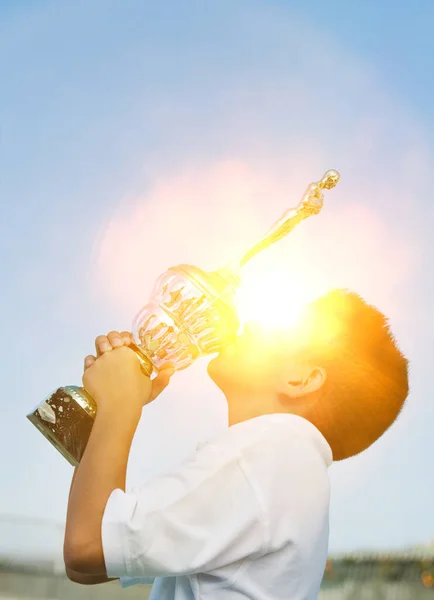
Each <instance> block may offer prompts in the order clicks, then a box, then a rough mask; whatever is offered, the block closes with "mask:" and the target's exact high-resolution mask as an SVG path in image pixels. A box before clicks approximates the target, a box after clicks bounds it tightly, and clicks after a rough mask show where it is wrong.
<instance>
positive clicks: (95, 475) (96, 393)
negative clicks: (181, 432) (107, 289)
mask: <svg viewBox="0 0 434 600" xmlns="http://www.w3.org/2000/svg"><path fill="white" fill-rule="evenodd" d="M120 336H122V337H124V334H118V333H117V332H111V333H109V334H108V336H107V337H105V336H99V337H98V338H97V340H96V344H95V345H96V348H97V355H98V358H95V357H94V356H88V357H86V360H85V372H84V375H83V385H84V387H85V389H86V391H87V392H88V393H89V394H90V395H91V396H92V398H93V399H94V401H95V402H96V404H97V414H96V417H95V422H94V425H93V427H92V431H91V434H90V436H89V441H88V443H87V446H86V450H85V452H84V454H83V457H82V459H81V462H80V465H79V466H78V467H77V469H76V472H75V473H74V477H73V481H72V484H71V491H70V495H69V501H68V511H67V519H66V530H65V541H64V548H63V554H64V560H65V565H66V567H67V569H69V570H70V572H71V573H72V572H74V573H81V574H83V575H98V576H102V577H106V576H107V572H106V566H105V560H104V554H103V547H102V534H101V525H102V517H103V514H104V510H105V507H106V504H107V500H108V498H109V497H110V495H111V493H112V492H113V490H115V489H120V490H125V480H126V470H127V461H128V455H129V452H130V447H131V443H132V440H133V437H134V433H135V430H136V428H137V424H138V422H139V420H140V417H141V413H142V408H143V406H144V405H145V404H147V403H148V402H151V401H153V400H154V399H155V398H156V397H157V396H158V395H159V394H160V393H161V392H162V391H163V390H164V388H165V387H166V386H167V384H168V383H169V380H170V376H171V375H172V373H173V370H166V371H165V372H163V371H160V373H159V374H158V375H157V376H156V377H155V379H153V380H152V381H151V380H150V379H149V377H147V376H145V375H144V374H143V372H142V370H141V367H140V363H139V361H138V358H137V356H136V354H135V353H134V352H133V351H132V350H131V349H129V348H127V347H126V345H128V343H129V341H130V337H129V334H128V343H126V345H123V346H122V345H121V344H122V340H121V337H120ZM107 346H108V348H109V349H107ZM115 346H116V348H115Z"/></svg>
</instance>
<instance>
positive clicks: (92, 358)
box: [84, 354, 96, 371]
mask: <svg viewBox="0 0 434 600" xmlns="http://www.w3.org/2000/svg"><path fill="white" fill-rule="evenodd" d="M95 361H96V357H95V356H92V355H91V354H89V356H86V358H85V359H84V370H85V371H86V369H88V368H89V367H91V366H92V365H93V363H94V362H95Z"/></svg>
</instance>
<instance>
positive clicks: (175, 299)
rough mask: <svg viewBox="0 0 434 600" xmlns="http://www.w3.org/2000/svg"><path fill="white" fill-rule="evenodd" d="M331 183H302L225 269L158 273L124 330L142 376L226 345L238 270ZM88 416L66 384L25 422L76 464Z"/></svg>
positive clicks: (84, 402) (92, 410)
mask: <svg viewBox="0 0 434 600" xmlns="http://www.w3.org/2000/svg"><path fill="white" fill-rule="evenodd" d="M339 178H340V176H339V173H338V172H337V171H327V173H325V175H324V176H323V178H322V179H321V180H320V181H319V182H317V183H312V184H311V185H310V186H308V188H307V190H306V192H305V194H304V195H303V197H302V200H301V201H300V202H299V204H298V205H297V206H296V208H294V209H290V210H288V211H286V212H285V213H284V214H283V215H282V216H281V217H280V219H278V221H276V223H275V224H274V225H273V226H272V227H271V229H270V230H269V231H268V232H267V234H266V235H265V236H264V237H263V238H262V239H260V240H259V241H258V242H257V243H256V244H254V245H253V246H252V247H250V248H249V249H248V250H247V252H244V253H243V254H242V256H241V257H240V258H239V259H237V260H235V261H233V262H232V263H230V264H229V265H228V266H226V267H225V268H222V269H219V270H218V271H212V272H207V271H203V270H202V269H200V268H199V267H195V266H192V265H178V266H176V267H171V268H169V269H168V270H167V271H165V272H164V273H163V274H162V275H160V277H159V278H158V279H157V281H156V283H155V285H154V289H153V292H152V294H151V298H150V300H149V302H148V303H147V304H145V306H144V307H143V308H142V309H141V310H140V311H139V312H138V313H137V315H136V317H135V319H134V322H133V327H132V333H133V340H134V343H133V344H131V345H130V347H131V348H132V349H133V350H134V352H135V353H136V355H137V358H138V359H139V362H140V364H141V368H142V370H143V372H144V373H145V374H146V375H147V376H149V377H151V376H152V375H153V374H154V373H156V372H158V371H159V370H160V369H162V368H164V367H167V366H171V367H173V368H174V369H175V370H178V371H179V370H182V369H185V368H186V367H188V366H189V365H191V364H192V363H193V361H194V360H195V359H196V358H198V357H199V356H204V355H210V354H214V353H217V352H219V351H220V350H222V349H223V348H224V347H225V346H227V345H229V344H230V343H231V342H233V341H234V339H235V337H236V335H237V333H238V330H239V326H240V323H239V319H238V315H237V311H236V304H235V296H236V291H237V288H238V286H239V284H240V282H241V277H240V271H241V268H242V267H243V266H244V265H245V264H246V263H247V262H248V261H249V260H251V258H253V257H254V256H255V255H256V254H258V253H259V252H261V251H262V250H263V249H265V248H267V247H269V246H270V245H271V244H274V243H275V242H276V241H278V240H279V239H281V238H283V237H285V236H286V235H287V234H288V233H289V232H290V231H291V230H292V229H293V228H294V227H295V226H296V225H297V224H298V223H300V222H301V221H302V220H304V219H306V218H307V217H309V216H311V215H314V214H317V213H318V212H319V211H320V210H321V208H322V206H323V193H322V190H324V189H331V188H332V187H334V186H335V185H336V184H337V183H338V181H339ZM119 410H122V406H120V407H119ZM95 416H96V404H95V402H94V400H93V399H92V398H91V397H90V395H89V394H88V393H87V392H86V390H85V389H84V388H82V387H78V386H74V385H70V386H64V387H59V388H57V389H56V390H55V391H54V392H53V393H52V394H50V395H49V396H48V397H47V398H46V399H45V400H43V401H42V402H41V403H40V404H39V405H38V406H37V407H36V408H35V410H33V411H32V412H30V413H29V414H28V415H27V418H28V419H29V420H30V421H31V422H32V423H33V424H34V425H35V426H36V427H37V429H39V431H40V432H41V433H42V434H43V435H44V436H45V437H46V438H47V439H48V440H49V441H50V442H51V443H52V444H53V446H54V447H55V448H57V450H58V451H59V452H60V453H61V454H62V455H63V456H64V457H65V458H66V459H67V460H68V462H69V463H70V464H71V465H73V466H77V465H78V464H79V462H80V460H81V457H82V456H83V453H84V451H85V448H86V444H87V441H88V439H89V436H90V432H91V429H92V426H93V422H94V419H95Z"/></svg>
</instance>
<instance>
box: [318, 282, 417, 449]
mask: <svg viewBox="0 0 434 600" xmlns="http://www.w3.org/2000/svg"><path fill="white" fill-rule="evenodd" d="M308 314H309V316H310V321H311V327H312V331H313V332H315V329H316V328H317V325H318V327H319V328H320V327H321V326H322V325H324V323H326V324H327V323H330V322H332V323H334V324H335V327H334V329H333V326H332V328H331V330H332V334H331V335H332V338H330V339H328V340H327V339H324V338H322V336H321V335H320V336H318V339H317V340H316V341H315V337H314V338H312V339H313V340H314V341H313V343H312V346H311V348H310V349H309V352H311V358H312V359H314V360H315V362H316V363H317V364H318V366H322V367H324V368H325V370H326V373H327V379H326V381H325V383H324V385H323V387H322V388H321V390H320V391H319V395H318V398H317V401H316V402H315V403H314V404H313V405H312V407H311V409H309V415H306V416H307V418H309V420H311V421H312V422H313V423H314V424H315V425H316V426H317V427H318V429H319V430H320V431H321V432H322V433H323V435H324V437H325V438H326V439H327V441H328V442H329V444H330V446H331V448H332V451H333V457H334V460H343V459H345V458H349V457H350V456H354V455H355V454H358V453H360V452H362V451H363V450H365V449H366V448H368V447H369V446H370V445H371V444H373V443H374V442H375V441H376V440H377V439H378V438H379V437H380V436H381V435H383V433H384V432H385V431H386V430H387V429H388V428H389V427H390V426H391V425H392V423H393V422H394V421H395V420H396V418H397V417H398V415H399V413H400V412H401V410H402V407H403V405H404V402H405V400H406V398H407V395H408V391H409V387H408V360H407V359H406V358H405V356H404V355H403V354H402V352H401V351H400V350H399V348H398V346H397V343H396V341H395V339H394V337H393V335H392V333H391V331H390V327H389V323H388V320H387V319H386V317H385V316H384V315H383V314H382V313H381V312H380V311H378V310H377V309H376V308H375V307H373V306H371V305H369V304H367V303H366V302H365V301H364V300H363V299H362V298H361V297H360V296H359V295H357V294H355V293H354V292H350V291H348V290H334V291H332V292H330V293H329V294H327V296H324V297H323V298H320V299H319V300H317V301H315V302H314V303H313V304H312V305H311V306H310V308H309V311H308ZM321 324H322V325H321ZM336 325H337V326H336Z"/></svg>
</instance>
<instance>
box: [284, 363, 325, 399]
mask: <svg viewBox="0 0 434 600" xmlns="http://www.w3.org/2000/svg"><path fill="white" fill-rule="evenodd" d="M326 379H327V372H326V370H325V369H323V368H322V367H314V368H310V369H308V370H307V371H306V373H305V374H304V376H303V378H300V379H297V380H295V381H293V380H289V381H287V382H286V385H285V389H284V390H282V391H283V392H284V393H285V394H286V395H287V396H289V397H290V398H301V397H303V396H307V395H308V394H312V393H313V392H317V391H318V390H319V389H320V388H321V387H322V386H323V385H324V383H325V382H326Z"/></svg>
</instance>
